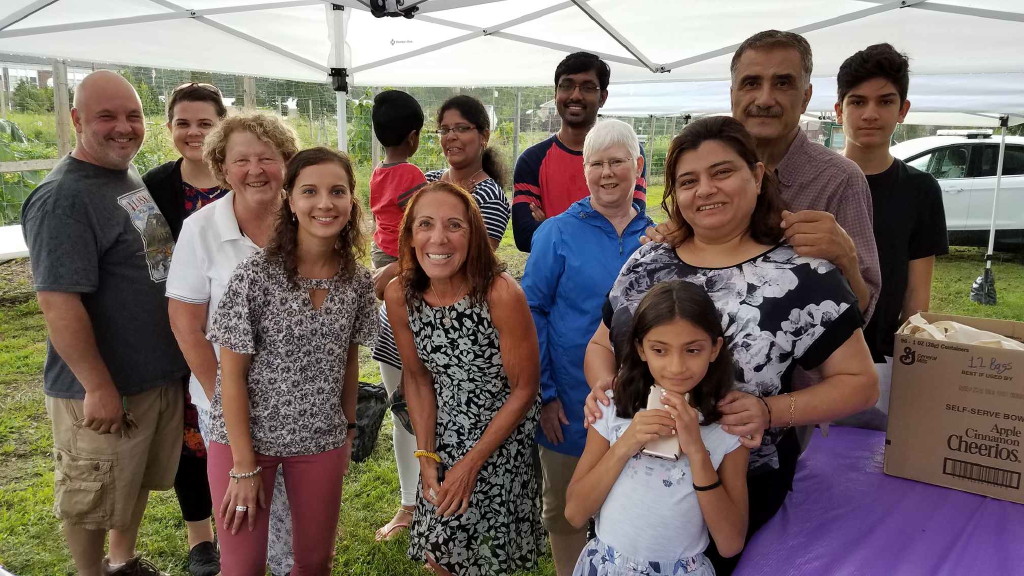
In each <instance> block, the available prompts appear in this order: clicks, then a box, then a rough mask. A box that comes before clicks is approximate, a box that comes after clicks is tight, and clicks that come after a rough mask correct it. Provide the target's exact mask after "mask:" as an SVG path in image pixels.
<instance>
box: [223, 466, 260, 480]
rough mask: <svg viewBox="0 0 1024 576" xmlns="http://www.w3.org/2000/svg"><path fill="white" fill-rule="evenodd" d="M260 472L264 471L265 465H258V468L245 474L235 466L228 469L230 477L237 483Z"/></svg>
mask: <svg viewBox="0 0 1024 576" xmlns="http://www.w3.org/2000/svg"><path fill="white" fill-rule="evenodd" d="M260 472H263V467H262V466H257V467H256V469H255V470H253V471H252V472H246V473H244V474H239V473H238V472H235V469H234V468H232V469H231V470H228V477H229V478H231V479H232V480H234V481H235V484H238V481H239V480H245V479H247V478H254V477H255V476H257V475H258V474H259V473H260Z"/></svg>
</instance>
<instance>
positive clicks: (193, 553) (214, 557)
mask: <svg viewBox="0 0 1024 576" xmlns="http://www.w3.org/2000/svg"><path fill="white" fill-rule="evenodd" d="M188 573H189V574H191V576H217V574H220V552H218V551H217V545H216V544H214V543H213V542H200V543H199V544H196V545H195V546H193V547H192V549H191V550H189V551H188Z"/></svg>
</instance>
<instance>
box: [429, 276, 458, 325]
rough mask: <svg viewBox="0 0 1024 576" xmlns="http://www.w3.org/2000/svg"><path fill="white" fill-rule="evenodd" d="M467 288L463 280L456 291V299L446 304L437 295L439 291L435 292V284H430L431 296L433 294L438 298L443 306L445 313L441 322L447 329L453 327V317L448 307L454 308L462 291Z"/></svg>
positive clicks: (442, 310)
mask: <svg viewBox="0 0 1024 576" xmlns="http://www.w3.org/2000/svg"><path fill="white" fill-rule="evenodd" d="M465 286H466V281H465V280H463V281H462V284H461V285H460V286H459V289H458V290H456V291H455V297H453V298H452V301H451V303H449V304H445V303H444V301H443V300H441V297H440V296H438V295H437V290H434V283H433V282H431V283H430V292H431V294H433V295H434V298H436V299H437V301H438V303H439V304H441V312H443V313H444V319H443V320H441V323H442V324H444V326H445V328H448V327H449V326H451V325H452V317H451V315H450V314H449V313H448V307H449V306H452V305H454V304H455V303H456V302H458V300H459V294H462V289H463V288H465Z"/></svg>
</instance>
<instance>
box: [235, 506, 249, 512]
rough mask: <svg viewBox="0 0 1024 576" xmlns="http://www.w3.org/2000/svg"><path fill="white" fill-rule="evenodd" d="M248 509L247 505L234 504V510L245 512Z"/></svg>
mask: <svg viewBox="0 0 1024 576" xmlns="http://www.w3.org/2000/svg"><path fill="white" fill-rule="evenodd" d="M248 509H249V507H248V506H235V512H245V511H247V510H248Z"/></svg>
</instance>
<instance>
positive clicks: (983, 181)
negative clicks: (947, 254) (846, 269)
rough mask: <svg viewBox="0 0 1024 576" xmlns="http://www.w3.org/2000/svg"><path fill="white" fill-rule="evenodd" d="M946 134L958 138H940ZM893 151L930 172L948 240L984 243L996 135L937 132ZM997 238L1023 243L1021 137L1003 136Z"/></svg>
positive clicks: (993, 183)
mask: <svg viewBox="0 0 1024 576" xmlns="http://www.w3.org/2000/svg"><path fill="white" fill-rule="evenodd" d="M944 132H945V133H946V134H949V133H950V132H953V133H956V134H958V135H942V134H943V133H944ZM939 134H940V135H939V136H928V137H925V138H915V139H914V140H908V141H906V142H902V143H900V144H897V145H895V146H893V147H892V155H893V156H895V157H897V158H899V159H901V160H903V161H904V162H906V163H907V164H909V165H911V166H913V167H914V168H917V169H918V170H921V171H924V172H928V173H929V174H931V175H932V176H934V177H935V179H936V180H938V181H939V186H941V187H942V204H943V206H944V208H945V210H946V228H947V229H948V230H949V233H950V241H951V242H954V243H970V244H977V245H986V244H987V243H988V231H989V227H990V225H991V219H992V198H993V196H994V193H995V188H996V165H997V162H998V160H999V137H998V136H992V135H991V133H990V132H989V131H987V130H969V131H964V132H959V131H949V132H947V131H944V130H940V131H939ZM996 240H997V241H999V243H1000V244H1004V243H1009V244H1012V245H1015V246H1020V245H1021V244H1022V243H1024V137H1021V136H1007V137H1006V156H1005V157H1004V159H1003V179H1002V183H1001V184H1000V187H999V205H998V208H997V210H996Z"/></svg>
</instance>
